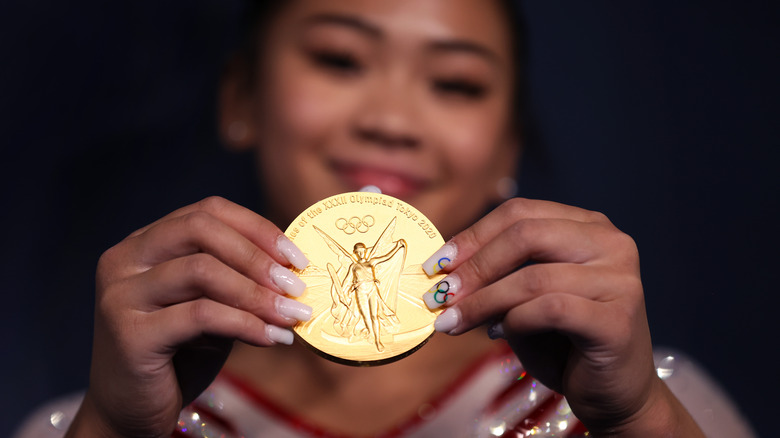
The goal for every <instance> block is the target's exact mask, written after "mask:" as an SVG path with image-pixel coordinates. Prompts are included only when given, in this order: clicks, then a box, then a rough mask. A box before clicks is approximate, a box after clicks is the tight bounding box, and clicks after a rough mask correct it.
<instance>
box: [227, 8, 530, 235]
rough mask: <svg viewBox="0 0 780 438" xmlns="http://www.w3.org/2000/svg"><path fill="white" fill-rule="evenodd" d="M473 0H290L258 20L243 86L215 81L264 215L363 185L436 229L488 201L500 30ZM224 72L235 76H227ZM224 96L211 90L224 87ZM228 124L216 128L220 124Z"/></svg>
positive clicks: (510, 140) (505, 120) (498, 124)
mask: <svg viewBox="0 0 780 438" xmlns="http://www.w3.org/2000/svg"><path fill="white" fill-rule="evenodd" d="M504 13H505V11H503V10H502V8H501V6H500V4H499V3H498V2H489V1H484V0H426V1H420V0H330V1H327V2H324V1H320V0H298V1H294V2H291V3H290V5H289V6H285V7H284V8H283V9H282V11H281V12H280V13H279V14H278V15H277V16H276V17H275V19H274V20H273V21H272V23H271V27H270V28H269V31H268V34H267V36H266V39H265V41H264V44H263V47H262V48H261V52H262V53H263V56H262V57H260V58H259V60H258V68H257V69H256V70H257V71H258V72H260V73H259V75H258V77H256V78H254V86H253V87H251V88H250V91H249V92H248V93H247V92H246V89H241V88H240V87H237V86H235V84H233V85H234V86H233V88H232V90H233V91H232V94H233V95H232V97H231V95H230V94H231V93H230V91H229V90H231V88H230V87H231V83H230V81H231V79H230V78H228V81H227V87H226V88H227V89H228V91H229V92H228V93H227V94H228V98H223V110H224V111H223V126H227V125H229V124H230V123H232V122H235V121H239V122H241V123H244V124H245V126H246V127H247V129H246V130H245V132H242V135H241V137H240V139H239V140H236V139H234V141H233V143H235V144H237V145H238V146H243V147H250V146H251V147H255V148H256V149H257V154H256V155H257V160H258V166H259V168H260V175H261V178H262V183H263V187H264V189H265V190H266V193H267V195H268V199H269V202H270V207H271V209H272V212H271V213H270V215H269V216H270V217H271V218H272V219H274V220H276V221H277V222H278V223H279V225H280V226H281V227H282V228H284V226H285V225H286V224H287V223H288V221H290V220H291V219H292V218H294V217H295V216H296V215H297V214H298V213H300V212H301V211H302V210H303V209H304V208H306V207H307V206H309V205H310V204H312V203H314V202H316V201H317V200H320V199H322V198H325V197H327V196H330V195H333V194H336V193H340V192H346V191H355V190H358V189H360V188H361V187H363V186H365V185H368V184H373V185H376V186H378V187H379V188H381V189H382V191H383V193H385V194H389V195H392V196H395V197H398V198H401V199H403V200H405V201H407V202H408V203H410V204H412V205H414V206H415V207H416V208H418V209H419V210H420V211H422V212H423V213H424V214H425V215H426V216H428V217H429V218H430V219H431V220H432V221H433V222H434V223H435V224H436V225H437V226H438V227H439V229H440V231H441V232H442V234H443V235H444V236H445V237H446V236H448V235H451V234H453V233H455V232H457V231H459V230H460V229H462V228H464V227H466V226H468V225H469V224H470V222H471V221H472V220H474V219H475V218H477V217H478V216H479V214H480V213H482V212H483V210H484V209H485V207H486V206H487V205H488V204H489V203H490V202H494V201H496V200H497V194H496V193H497V192H496V185H497V182H498V180H500V179H501V178H502V177H506V176H511V174H512V172H513V170H514V163H515V161H516V153H517V145H516V144H515V142H514V136H513V135H511V134H512V129H513V128H512V126H511V125H510V123H511V115H512V111H511V108H512V103H513V102H512V98H511V96H512V95H513V86H514V79H513V75H514V70H513V68H514V66H513V57H512V54H511V43H510V41H511V38H510V29H508V25H507V23H506V20H505V19H504V18H503V17H502V14H504ZM234 81H235V80H234ZM223 94H224V90H223ZM226 129H227V128H226Z"/></svg>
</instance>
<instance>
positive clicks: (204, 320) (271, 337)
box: [144, 299, 293, 354]
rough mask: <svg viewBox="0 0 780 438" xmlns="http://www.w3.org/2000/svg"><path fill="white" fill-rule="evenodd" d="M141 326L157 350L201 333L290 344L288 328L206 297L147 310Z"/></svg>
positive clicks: (251, 341)
mask: <svg viewBox="0 0 780 438" xmlns="http://www.w3.org/2000/svg"><path fill="white" fill-rule="evenodd" d="M147 318H148V319H147V320H146V321H145V324H144V326H145V327H146V328H147V330H148V332H149V333H148V336H149V339H155V340H156V342H157V343H158V351H159V352H160V353H161V354H173V353H175V351H176V350H177V349H178V347H179V346H181V345H183V344H185V343H187V342H189V341H192V340H194V339H197V338H199V337H201V336H206V335H209V336H220V337H224V338H229V339H237V340H239V341H242V342H245V343H247V344H250V345H254V346H262V347H268V346H271V345H275V344H286V345H290V344H292V341H293V333H292V331H291V330H288V329H285V328H281V327H278V326H275V325H272V324H268V323H266V322H265V321H263V320H261V319H260V318H258V317H257V316H255V315H253V314H251V313H249V312H246V311H244V310H240V309H236V308H233V307H229V306H226V305H224V304H220V303H217V302H216V301H212V300H209V299H198V300H195V301H187V302H185V303H180V304H176V305H174V306H170V307H166V308H164V309H161V310H159V311H156V312H152V313H150V314H148V316H147Z"/></svg>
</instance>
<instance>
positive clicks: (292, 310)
mask: <svg viewBox="0 0 780 438" xmlns="http://www.w3.org/2000/svg"><path fill="white" fill-rule="evenodd" d="M311 312H312V308H311V307H310V306H307V305H306V304H303V303H299V302H298V301H295V300H291V299H289V298H286V297H282V296H278V297H276V313H278V314H280V315H282V316H284V317H285V318H292V319H295V320H298V321H308V320H309V319H311Z"/></svg>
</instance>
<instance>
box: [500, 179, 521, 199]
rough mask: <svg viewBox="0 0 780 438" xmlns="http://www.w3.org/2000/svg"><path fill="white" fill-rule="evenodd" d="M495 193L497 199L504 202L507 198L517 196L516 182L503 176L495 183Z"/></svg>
mask: <svg viewBox="0 0 780 438" xmlns="http://www.w3.org/2000/svg"><path fill="white" fill-rule="evenodd" d="M496 192H497V193H498V196H499V198H501V199H502V200H504V201H506V200H507V199H509V198H514V197H515V196H517V181H516V180H515V179H514V178H510V177H508V176H505V177H503V178H501V179H500V180H498V182H497V183H496Z"/></svg>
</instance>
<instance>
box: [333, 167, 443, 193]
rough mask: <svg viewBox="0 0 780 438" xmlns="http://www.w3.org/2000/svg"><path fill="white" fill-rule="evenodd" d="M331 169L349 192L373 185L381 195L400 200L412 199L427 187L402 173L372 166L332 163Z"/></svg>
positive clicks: (425, 183)
mask: <svg viewBox="0 0 780 438" xmlns="http://www.w3.org/2000/svg"><path fill="white" fill-rule="evenodd" d="M333 168H334V169H335V171H336V173H337V174H338V175H339V177H340V178H341V180H342V181H344V183H345V184H346V185H347V186H348V187H349V189H350V190H355V191H356V190H359V189H360V188H362V187H365V186H367V185H374V186H377V187H379V188H380V189H381V190H382V193H384V194H386V195H390V196H393V197H395V198H400V199H406V198H410V197H413V196H414V195H416V194H417V193H419V192H420V191H422V190H423V189H425V188H426V187H427V186H428V185H429V182H427V181H425V180H422V179H420V178H417V177H414V176H411V175H408V174H405V173H403V172H397V171H394V170H388V169H382V168H378V167H374V166H366V165H357V164H346V163H333Z"/></svg>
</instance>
